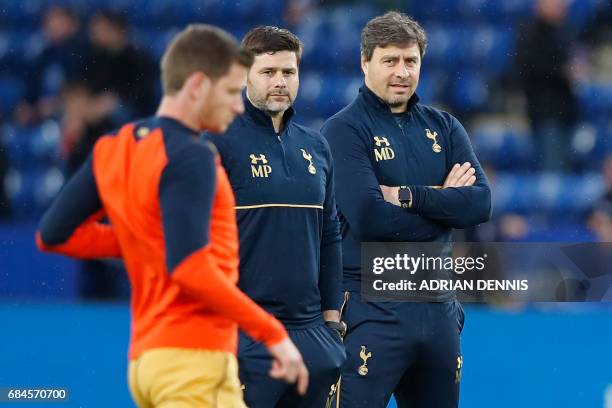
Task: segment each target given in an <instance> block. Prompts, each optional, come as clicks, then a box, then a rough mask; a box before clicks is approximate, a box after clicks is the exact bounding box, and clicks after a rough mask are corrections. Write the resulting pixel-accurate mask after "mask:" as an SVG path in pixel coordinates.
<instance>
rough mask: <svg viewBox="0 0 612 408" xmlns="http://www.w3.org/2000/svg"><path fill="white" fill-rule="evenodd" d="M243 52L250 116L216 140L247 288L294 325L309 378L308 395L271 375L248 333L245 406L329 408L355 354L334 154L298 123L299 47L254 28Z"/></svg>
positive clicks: (243, 339) (243, 344) (290, 37)
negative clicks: (344, 304)
mask: <svg viewBox="0 0 612 408" xmlns="http://www.w3.org/2000/svg"><path fill="white" fill-rule="evenodd" d="M242 45H243V47H244V48H245V49H247V50H249V51H251V52H252V53H253V54H254V55H255V61H254V63H253V65H252V66H251V68H250V69H249V73H248V76H247V88H246V95H245V96H244V104H245V112H244V114H242V115H240V116H239V117H237V119H236V121H235V122H234V123H233V124H232V126H231V127H230V128H229V130H228V131H227V132H226V134H225V135H223V136H222V137H212V140H213V141H214V142H215V144H216V145H217V148H218V149H219V153H220V155H221V160H222V163H223V166H224V167H225V169H226V171H227V173H228V176H229V179H230V182H231V184H232V186H233V187H234V191H235V192H236V210H237V217H238V228H239V236H240V280H239V282H238V286H239V287H240V288H241V289H242V290H244V292H245V293H246V294H247V295H249V297H251V298H252V299H253V300H255V302H257V303H258V304H259V305H260V306H262V307H263V308H264V309H265V310H266V311H268V312H270V313H272V314H273V315H274V316H276V318H278V319H279V320H280V321H281V322H283V323H284V324H285V326H286V327H287V329H288V332H289V336H290V337H291V339H292V340H293V341H294V342H295V344H296V346H297V347H298V349H299V350H300V352H301V353H302V355H303V356H304V361H305V362H306V365H307V367H308V370H309V372H310V385H309V390H308V393H307V394H306V395H305V396H304V397H300V396H299V395H298V394H297V393H296V392H295V390H294V389H293V388H292V387H289V386H288V385H287V384H285V383H282V382H280V381H275V380H273V379H270V378H269V376H267V375H266V372H267V371H268V370H269V367H270V364H271V358H270V355H269V353H268V352H267V351H266V350H265V349H264V348H263V347H261V346H260V345H259V344H256V343H254V342H253V340H252V339H251V338H250V337H248V336H246V335H244V334H242V333H241V335H240V341H239V349H238V360H239V365H240V378H241V380H242V382H243V383H244V385H245V401H246V402H247V405H248V406H249V407H251V408H260V407H261V408H270V407H291V408H296V407H303V408H311V407H323V406H325V402H326V400H327V399H328V398H329V394H330V391H331V390H332V387H335V383H336V382H337V380H338V376H339V374H340V366H341V365H342V363H343V362H344V360H345V357H346V356H345V352H344V347H343V345H342V340H341V337H340V332H342V331H343V329H344V326H343V325H342V324H341V323H340V322H339V308H340V303H341V288H340V285H341V278H342V266H341V252H340V232H339V222H338V218H337V215H336V208H335V207H336V204H335V197H334V187H333V164H332V159H331V154H330V151H329V147H328V145H327V143H326V142H325V139H323V137H322V136H321V135H320V134H319V133H318V132H316V131H314V130H311V129H308V128H306V127H304V126H301V125H298V124H296V123H295V121H294V120H293V116H294V111H293V108H292V104H293V101H294V100H295V98H296V96H297V92H298V87H299V62H300V56H301V54H302V44H301V42H300V40H299V39H298V38H297V37H296V36H295V35H294V34H292V33H291V32H289V31H288V30H284V29H280V28H277V27H270V26H267V27H256V28H254V29H252V30H251V31H249V32H248V33H247V34H246V36H245V37H244V39H243V41H242ZM247 334H248V333H247Z"/></svg>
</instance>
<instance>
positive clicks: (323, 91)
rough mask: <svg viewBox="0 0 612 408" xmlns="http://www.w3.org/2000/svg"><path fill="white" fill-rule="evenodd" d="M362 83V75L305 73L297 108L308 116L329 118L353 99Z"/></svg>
mask: <svg viewBox="0 0 612 408" xmlns="http://www.w3.org/2000/svg"><path fill="white" fill-rule="evenodd" d="M362 84H363V79H362V78H361V76H354V77H350V76H345V75H329V76H325V77H321V76H319V75H317V74H306V75H303V76H302V78H301V86H300V95H299V96H298V100H297V104H296V110H299V111H300V112H304V114H305V115H307V116H315V117H322V118H328V117H330V116H332V115H333V114H335V113H336V112H338V111H339V110H340V109H342V108H343V107H344V106H346V105H347V104H348V103H349V102H350V101H352V100H353V99H354V98H355V96H356V95H357V93H358V90H359V87H360V86H361V85H362Z"/></svg>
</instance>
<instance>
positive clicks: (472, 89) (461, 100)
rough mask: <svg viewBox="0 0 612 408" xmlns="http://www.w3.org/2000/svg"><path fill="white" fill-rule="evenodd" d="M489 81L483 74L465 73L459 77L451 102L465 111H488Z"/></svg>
mask: <svg viewBox="0 0 612 408" xmlns="http://www.w3.org/2000/svg"><path fill="white" fill-rule="evenodd" d="M488 82H489V81H488V80H487V78H485V77H484V76H483V75H482V74H479V73H477V72H474V71H464V72H463V73H462V74H460V75H458V76H457V80H456V81H455V84H454V89H453V93H452V97H451V101H452V103H453V105H454V106H457V107H461V109H465V110H479V111H486V110H487V109H486V108H487V105H488V102H489V83H488Z"/></svg>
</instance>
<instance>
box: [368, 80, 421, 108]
mask: <svg viewBox="0 0 612 408" xmlns="http://www.w3.org/2000/svg"><path fill="white" fill-rule="evenodd" d="M359 95H360V96H361V98H362V99H363V100H364V101H365V103H366V104H368V105H369V106H372V107H375V108H377V109H380V110H382V111H385V112H389V113H391V109H390V108H389V105H387V103H386V102H385V101H383V100H382V99H380V98H379V97H378V95H376V94H375V93H374V92H372V90H371V89H370V88H368V87H367V86H366V85H365V84H363V85H362V86H361V88H359ZM418 102H419V96H418V95H417V94H416V93H414V94H412V96H411V97H410V99H409V100H408V106H407V108H406V113H408V112H410V111H411V110H412V108H414V106H415V105H416V104H417V103H418Z"/></svg>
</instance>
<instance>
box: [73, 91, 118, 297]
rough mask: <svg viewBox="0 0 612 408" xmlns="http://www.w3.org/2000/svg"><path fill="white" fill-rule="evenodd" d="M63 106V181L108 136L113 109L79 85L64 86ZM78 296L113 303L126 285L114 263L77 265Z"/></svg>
mask: <svg viewBox="0 0 612 408" xmlns="http://www.w3.org/2000/svg"><path fill="white" fill-rule="evenodd" d="M61 100H62V104H63V115H62V145H61V150H62V151H61V153H62V155H63V156H64V157H65V175H66V178H67V179H68V178H70V177H72V175H73V174H75V173H76V172H77V170H78V169H79V168H80V167H81V166H82V165H83V163H85V161H86V160H87V158H88V157H89V156H90V155H91V152H92V150H93V148H94V145H95V144H96V141H97V140H98V139H99V138H100V136H101V135H105V134H108V133H109V132H111V131H112V130H113V129H114V127H115V124H114V122H113V121H112V120H111V119H110V116H109V115H110V113H111V111H112V110H113V109H114V106H113V105H112V104H109V103H108V102H109V99H108V98H106V97H104V95H96V94H95V93H94V91H93V89H91V86H90V85H89V84H88V83H86V82H83V81H73V82H68V83H66V84H65V85H64V88H63V90H62V93H61ZM79 273H80V275H79V295H80V296H81V297H83V298H85V299H114V298H120V297H127V296H128V295H129V284H128V282H127V277H126V275H125V273H123V269H122V268H121V266H120V263H118V262H110V261H108V260H104V261H100V260H84V261H81V262H80V263H79Z"/></svg>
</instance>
